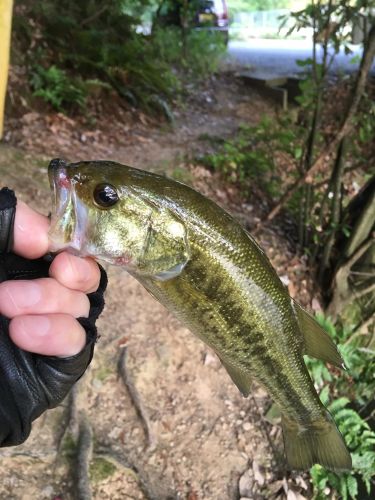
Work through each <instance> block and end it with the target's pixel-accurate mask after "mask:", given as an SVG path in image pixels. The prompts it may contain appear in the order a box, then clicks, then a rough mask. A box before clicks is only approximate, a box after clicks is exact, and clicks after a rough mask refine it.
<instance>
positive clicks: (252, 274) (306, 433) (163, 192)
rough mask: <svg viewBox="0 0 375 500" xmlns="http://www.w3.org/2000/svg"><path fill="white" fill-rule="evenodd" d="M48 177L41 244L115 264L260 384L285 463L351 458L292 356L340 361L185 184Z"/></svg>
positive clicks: (116, 171)
mask: <svg viewBox="0 0 375 500" xmlns="http://www.w3.org/2000/svg"><path fill="white" fill-rule="evenodd" d="M49 176H50V182H51V187H52V189H53V192H54V195H53V202H54V213H53V216H52V225H51V231H50V239H51V244H52V247H53V248H55V249H56V250H62V249H68V250H69V249H71V250H73V251H74V252H75V253H78V254H80V255H89V256H92V257H96V258H98V259H104V260H106V261H108V262H110V263H112V264H116V265H124V266H125V268H126V269H127V270H128V271H129V272H130V273H131V274H132V275H133V276H134V277H135V278H136V279H137V280H138V281H139V282H140V283H141V284H142V285H143V286H144V287H145V288H146V289H147V290H148V291H149V292H150V293H151V294H152V295H153V296H154V297H155V298H156V299H157V300H158V301H159V302H160V303H162V304H163V305H164V306H165V307H166V308H167V309H169V310H170V311H171V312H172V313H174V314H175V316H176V317H177V318H179V319H180V321H181V322H182V323H183V324H184V325H186V326H187V327H188V328H190V330H191V331H192V332H193V333H195V334H196V335H197V336H198V337H199V338H200V339H202V340H203V341H204V342H205V343H206V344H207V345H209V346H210V347H212V348H213V349H214V351H215V352H216V353H217V355H218V356H219V358H220V360H221V361H222V363H223V365H224V366H225V368H226V369H227V371H228V373H229V375H230V377H231V378H232V380H233V381H234V383H235V384H236V385H237V386H238V388H239V389H240V390H241V392H242V393H243V394H244V395H245V396H247V395H248V394H249V392H250V390H251V383H252V382H251V381H252V379H255V380H257V381H258V382H259V383H261V384H262V385H263V386H264V387H265V388H266V389H267V391H268V392H269V394H270V396H271V397H272V399H273V400H274V401H275V402H276V403H277V404H278V406H279V407H280V410H281V412H282V425H283V433H284V444H285V450H286V455H287V460H288V463H289V465H290V467H291V468H296V469H306V468H308V467H310V466H311V465H312V464H313V463H316V462H318V463H321V464H322V465H324V466H326V467H328V468H330V469H332V470H335V471H340V470H347V469H349V468H350V467H351V459H350V455H349V453H348V451H347V449H346V447H345V443H344V441H343V439H342V436H341V435H340V433H339V431H338V430H337V428H336V426H335V424H334V422H333V420H332V417H331V416H330V415H329V413H328V411H327V410H326V409H325V407H324V406H323V405H322V403H321V401H320V399H319V396H318V394H317V393H316V391H315V388H314V386H313V383H312V380H311V378H310V376H309V373H308V371H307V368H306V366H305V363H304V360H303V355H304V354H306V353H307V354H310V355H313V356H316V357H319V358H321V359H324V360H325V361H329V362H331V363H333V364H335V365H337V366H341V365H342V359H341V357H340V354H339V353H338V351H337V349H336V347H335V346H334V344H333V343H332V341H331V339H330V338H329V336H328V335H327V334H326V332H324V330H323V329H322V328H321V327H320V326H319V325H318V324H317V323H316V321H315V320H314V318H312V317H311V316H310V315H308V313H307V312H306V311H304V310H303V309H302V308H301V307H300V306H299V305H298V304H297V303H295V302H294V301H293V300H292V299H291V298H290V297H289V295H288V293H287V290H286V288H285V287H284V285H283V284H282V283H281V281H280V279H279V278H278V276H277V274H276V272H275V270H274V269H273V267H272V265H271V263H270V261H269V260H268V258H267V256H266V255H265V253H264V251H263V250H262V249H261V248H260V247H259V245H258V244H257V243H256V241H255V240H254V239H253V238H252V237H251V235H250V234H249V233H248V232H247V231H245V230H244V229H243V228H242V227H241V225H240V224H239V223H238V222H237V221H235V219H233V217H231V216H230V215H229V214H228V213H227V212H225V211H224V210H223V209H222V208H220V207H219V206H218V205H216V204H215V203H214V202H213V201H211V200H209V199H207V198H206V197H204V196H202V195H201V194H199V193H198V192H197V191H195V190H194V189H192V188H190V187H188V186H185V185H183V184H181V183H178V182H175V181H173V180H171V179H168V178H166V177H163V176H160V175H156V174H152V173H150V172H145V171H142V170H138V169H134V168H131V167H128V166H125V165H120V164H117V163H114V162H79V163H75V164H70V165H68V164H66V163H65V162H63V161H61V160H54V161H52V162H51V164H50V167H49ZM98 193H99V195H98ZM108 193H109V195H108V198H107V197H106V196H107V194H108Z"/></svg>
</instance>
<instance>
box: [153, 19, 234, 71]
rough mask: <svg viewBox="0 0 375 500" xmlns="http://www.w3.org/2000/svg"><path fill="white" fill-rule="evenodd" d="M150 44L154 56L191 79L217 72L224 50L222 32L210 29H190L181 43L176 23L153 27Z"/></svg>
mask: <svg viewBox="0 0 375 500" xmlns="http://www.w3.org/2000/svg"><path fill="white" fill-rule="evenodd" d="M152 43H153V48H154V53H155V57H157V58H158V59H159V60H160V61H162V62H163V63H165V64H166V65H167V66H169V67H170V66H172V67H174V68H175V69H176V70H177V71H179V72H181V76H182V74H183V75H184V76H182V78H184V79H186V76H187V77H188V78H189V79H190V80H202V79H204V78H206V77H207V76H209V75H210V74H212V73H214V72H215V71H217V69H218V67H219V64H220V61H221V59H222V57H223V55H224V53H225V50H226V48H225V44H224V40H223V38H222V36H221V34H220V33H217V32H212V31H209V30H207V31H205V30H202V31H198V30H190V31H189V32H188V33H187V34H186V40H185V46H184V43H183V40H182V36H181V29H180V28H178V27H176V26H169V27H163V28H158V29H155V31H154V33H153V36H152Z"/></svg>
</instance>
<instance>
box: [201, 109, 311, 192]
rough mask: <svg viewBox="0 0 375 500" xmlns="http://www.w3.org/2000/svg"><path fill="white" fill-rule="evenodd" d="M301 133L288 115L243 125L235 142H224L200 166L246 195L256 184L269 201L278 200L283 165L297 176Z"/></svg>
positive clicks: (300, 151)
mask: <svg viewBox="0 0 375 500" xmlns="http://www.w3.org/2000/svg"><path fill="white" fill-rule="evenodd" d="M301 133H303V130H302V129H299V128H298V127H294V126H293V118H292V116H291V115H287V114H285V115H283V116H281V117H279V118H270V117H268V116H264V117H263V118H262V120H261V121H260V123H259V124H258V125H256V126H251V127H249V126H244V125H242V126H241V127H240V129H239V131H238V133H237V135H236V137H235V138H234V139H230V140H228V141H225V142H224V144H223V145H222V146H221V147H220V148H219V150H218V152H217V153H214V154H211V155H208V156H206V157H204V158H203V162H204V163H205V164H206V165H207V166H209V167H211V168H213V169H215V170H217V171H219V172H221V173H222V174H223V175H224V177H225V178H226V179H227V180H228V181H229V182H232V183H235V184H237V185H238V186H239V187H240V188H241V189H242V190H243V192H244V193H245V194H246V193H247V192H248V190H249V188H250V187H251V184H252V183H253V182H254V181H256V183H257V185H259V186H261V187H262V188H263V189H264V190H265V191H266V192H267V193H268V194H269V196H270V197H273V198H277V197H278V196H279V193H280V177H281V176H282V175H284V174H285V173H286V172H285V164H287V165H288V172H287V173H288V174H289V175H291V176H293V175H295V174H296V169H295V164H296V163H298V162H299V161H300V159H301V157H302V155H303V150H302V148H301V140H300V135H301ZM279 161H280V163H279ZM281 162H282V163H283V164H284V168H283V165H281ZM289 166H290V167H291V168H289ZM283 170H284V172H283Z"/></svg>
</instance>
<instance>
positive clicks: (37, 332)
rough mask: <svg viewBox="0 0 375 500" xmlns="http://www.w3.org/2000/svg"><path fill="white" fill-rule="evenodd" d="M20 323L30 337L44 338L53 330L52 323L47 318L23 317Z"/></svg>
mask: <svg viewBox="0 0 375 500" xmlns="http://www.w3.org/2000/svg"><path fill="white" fill-rule="evenodd" d="M19 322H20V327H21V328H22V330H23V332H24V334H25V335H27V336H28V337H30V336H32V337H44V336H45V335H47V334H48V333H49V332H50V329H51V321H50V320H49V319H48V318H47V317H46V316H23V317H20V318H19Z"/></svg>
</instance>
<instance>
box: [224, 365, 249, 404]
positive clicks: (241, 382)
mask: <svg viewBox="0 0 375 500" xmlns="http://www.w3.org/2000/svg"><path fill="white" fill-rule="evenodd" d="M219 358H220V361H221V362H222V364H223V366H224V367H225V369H226V370H227V372H228V374H229V376H230V378H231V379H232V380H233V382H234V383H235V384H236V386H237V387H238V389H239V391H240V392H241V394H242V395H243V396H244V397H245V398H247V396H248V395H249V394H250V390H251V384H252V382H251V378H250V375H248V374H247V373H246V372H245V370H243V369H242V368H239V367H238V366H236V365H234V364H233V363H231V362H230V361H227V360H224V359H223V358H222V357H221V356H219Z"/></svg>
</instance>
